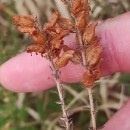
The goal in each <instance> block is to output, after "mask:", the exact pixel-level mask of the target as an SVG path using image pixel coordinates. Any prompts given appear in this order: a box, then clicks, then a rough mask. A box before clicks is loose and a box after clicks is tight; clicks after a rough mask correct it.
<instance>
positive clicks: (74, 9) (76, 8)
mask: <svg viewBox="0 0 130 130" xmlns="http://www.w3.org/2000/svg"><path fill="white" fill-rule="evenodd" d="M81 10H82V1H81V0H73V1H72V6H71V10H70V11H71V13H72V14H74V15H77V14H78V13H79V12H80V11H81Z"/></svg>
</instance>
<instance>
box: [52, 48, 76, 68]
mask: <svg viewBox="0 0 130 130" xmlns="http://www.w3.org/2000/svg"><path fill="white" fill-rule="evenodd" d="M73 54H74V51H73V50H69V51H66V52H65V53H64V54H63V55H62V56H61V57H60V58H58V59H57V60H56V62H55V64H56V66H57V68H62V67H64V66H66V65H67V64H68V62H69V60H70V58H72V57H73Z"/></svg>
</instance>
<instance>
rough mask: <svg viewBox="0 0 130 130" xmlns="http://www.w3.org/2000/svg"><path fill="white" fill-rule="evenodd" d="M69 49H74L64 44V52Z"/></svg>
mask: <svg viewBox="0 0 130 130" xmlns="http://www.w3.org/2000/svg"><path fill="white" fill-rule="evenodd" d="M69 50H72V49H71V48H70V47H68V46H67V45H64V46H63V51H64V52H66V51H69Z"/></svg>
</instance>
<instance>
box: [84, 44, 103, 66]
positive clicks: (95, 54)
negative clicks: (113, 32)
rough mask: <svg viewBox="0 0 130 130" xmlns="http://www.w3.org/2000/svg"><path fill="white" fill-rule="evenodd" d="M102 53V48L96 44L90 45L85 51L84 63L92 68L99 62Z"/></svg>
mask: <svg viewBox="0 0 130 130" xmlns="http://www.w3.org/2000/svg"><path fill="white" fill-rule="evenodd" d="M102 51H103V47H102V46H101V45H98V44H92V45H91V46H89V47H88V48H87V49H86V61H87V64H88V66H90V67H91V66H94V65H96V64H97V63H98V62H99V60H100V56H101V52H102Z"/></svg>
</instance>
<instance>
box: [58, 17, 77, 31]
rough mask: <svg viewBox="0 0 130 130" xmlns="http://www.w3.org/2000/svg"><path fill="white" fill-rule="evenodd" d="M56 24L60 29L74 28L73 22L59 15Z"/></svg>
mask: <svg viewBox="0 0 130 130" xmlns="http://www.w3.org/2000/svg"><path fill="white" fill-rule="evenodd" d="M58 24H59V26H60V27H61V28H62V29H65V30H73V29H74V28H75V26H74V24H73V22H72V21H71V20H69V19H67V18H62V17H60V18H59V19H58Z"/></svg>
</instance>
